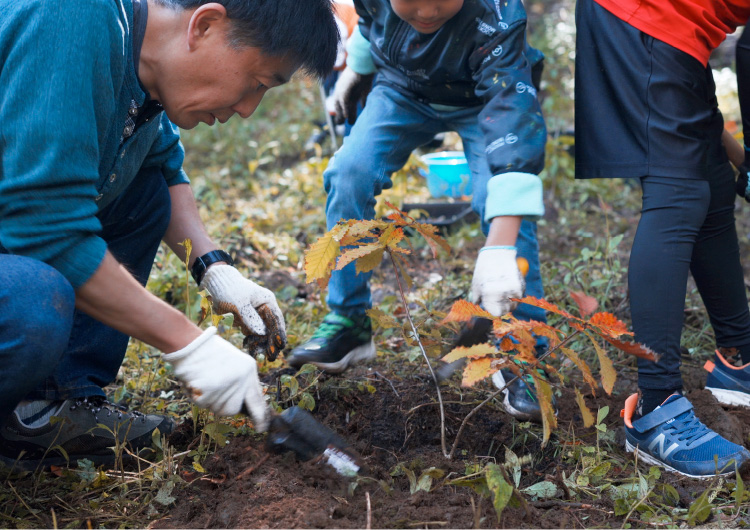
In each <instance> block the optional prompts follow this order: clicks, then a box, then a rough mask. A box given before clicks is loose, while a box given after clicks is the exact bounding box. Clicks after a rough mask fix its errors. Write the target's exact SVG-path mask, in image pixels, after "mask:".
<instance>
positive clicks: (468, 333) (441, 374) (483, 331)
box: [435, 317, 492, 382]
mask: <svg viewBox="0 0 750 530" xmlns="http://www.w3.org/2000/svg"><path fill="white" fill-rule="evenodd" d="M491 331H492V320H490V319H489V318H483V317H473V318H472V319H471V320H470V321H468V322H467V323H466V325H465V326H464V327H463V328H462V329H461V332H460V333H459V334H458V336H457V337H456V340H455V341H454V342H453V346H452V347H451V349H450V350H449V351H452V350H454V349H455V348H458V347H459V346H463V347H464V348H470V347H471V346H476V345H477V344H483V343H485V342H487V341H488V340H489V336H490V332H491ZM465 364H466V359H465V358H463V359H458V360H456V361H453V362H452V363H446V364H442V365H440V366H439V367H438V368H437V370H435V377H437V380H438V381H439V382H440V381H445V380H446V379H448V378H449V377H450V376H452V375H453V373H454V372H455V371H456V370H460V369H462V368H463V367H464V365H465Z"/></svg>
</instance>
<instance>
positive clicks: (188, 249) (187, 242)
mask: <svg viewBox="0 0 750 530" xmlns="http://www.w3.org/2000/svg"><path fill="white" fill-rule="evenodd" d="M180 245H182V246H183V247H185V266H187V264H188V262H189V261H190V254H191V253H192V252H193V241H192V240H191V239H190V238H187V239H186V240H185V241H183V242H182V243H180Z"/></svg>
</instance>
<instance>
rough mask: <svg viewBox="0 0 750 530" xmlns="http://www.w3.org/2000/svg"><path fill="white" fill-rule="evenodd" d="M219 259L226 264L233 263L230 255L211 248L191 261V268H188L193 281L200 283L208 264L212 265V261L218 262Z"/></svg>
mask: <svg viewBox="0 0 750 530" xmlns="http://www.w3.org/2000/svg"><path fill="white" fill-rule="evenodd" d="M219 261H225V262H226V263H227V265H234V260H233V259H232V256H230V255H229V254H227V253H226V252H224V251H223V250H212V251H211V252H207V253H205V254H203V255H202V256H201V257H199V258H197V259H196V260H195V262H194V263H193V266H192V268H191V269H190V273H191V274H192V275H193V279H194V280H195V283H197V284H198V285H200V284H201V282H202V281H203V276H204V275H205V274H206V269H207V268H208V267H209V265H213V264H214V263H218V262H219Z"/></svg>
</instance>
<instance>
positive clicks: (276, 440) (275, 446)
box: [266, 407, 362, 477]
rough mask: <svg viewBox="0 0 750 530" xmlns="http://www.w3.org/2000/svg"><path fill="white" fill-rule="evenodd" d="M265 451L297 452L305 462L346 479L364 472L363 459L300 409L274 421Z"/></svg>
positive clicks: (290, 411) (299, 457)
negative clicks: (327, 468)
mask: <svg viewBox="0 0 750 530" xmlns="http://www.w3.org/2000/svg"><path fill="white" fill-rule="evenodd" d="M266 447H267V448H268V450H269V451H272V452H276V453H282V452H285V451H294V453H295V455H297V458H298V459H299V460H301V461H303V462H305V461H308V460H314V459H317V460H319V461H321V462H324V463H326V464H328V465H329V466H331V467H333V468H334V469H335V470H336V472H337V473H339V474H340V475H344V476H347V477H353V476H355V475H356V474H357V473H358V472H359V470H360V469H361V468H362V464H361V459H360V457H359V456H358V455H357V454H356V453H355V452H354V450H353V449H352V448H351V447H350V446H349V444H348V443H347V442H346V441H344V439H343V438H341V437H340V436H339V435H338V434H336V433H335V432H333V431H332V430H331V429H329V428H328V427H326V426H325V425H323V424H322V423H320V422H319V421H318V420H316V419H315V418H313V416H312V415H311V414H310V413H309V412H307V411H306V410H304V409H301V408H299V407H292V408H289V409H287V410H285V411H284V412H282V413H281V414H278V415H276V416H274V417H273V419H272V420H271V425H270V427H269V428H268V438H267V440H266Z"/></svg>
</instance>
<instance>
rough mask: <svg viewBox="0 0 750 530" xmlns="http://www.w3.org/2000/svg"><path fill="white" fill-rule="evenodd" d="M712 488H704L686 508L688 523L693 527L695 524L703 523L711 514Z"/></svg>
mask: <svg viewBox="0 0 750 530" xmlns="http://www.w3.org/2000/svg"><path fill="white" fill-rule="evenodd" d="M711 492H713V489H712V488H708V489H706V490H705V491H704V492H703V493H701V494H700V496H699V497H698V498H697V499H696V500H695V502H693V503H692V504H691V505H690V507H689V508H688V525H689V526H691V527H694V526H695V525H696V524H700V523H704V522H705V521H706V519H708V517H709V516H710V515H711V501H710V500H709V499H710V495H711Z"/></svg>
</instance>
